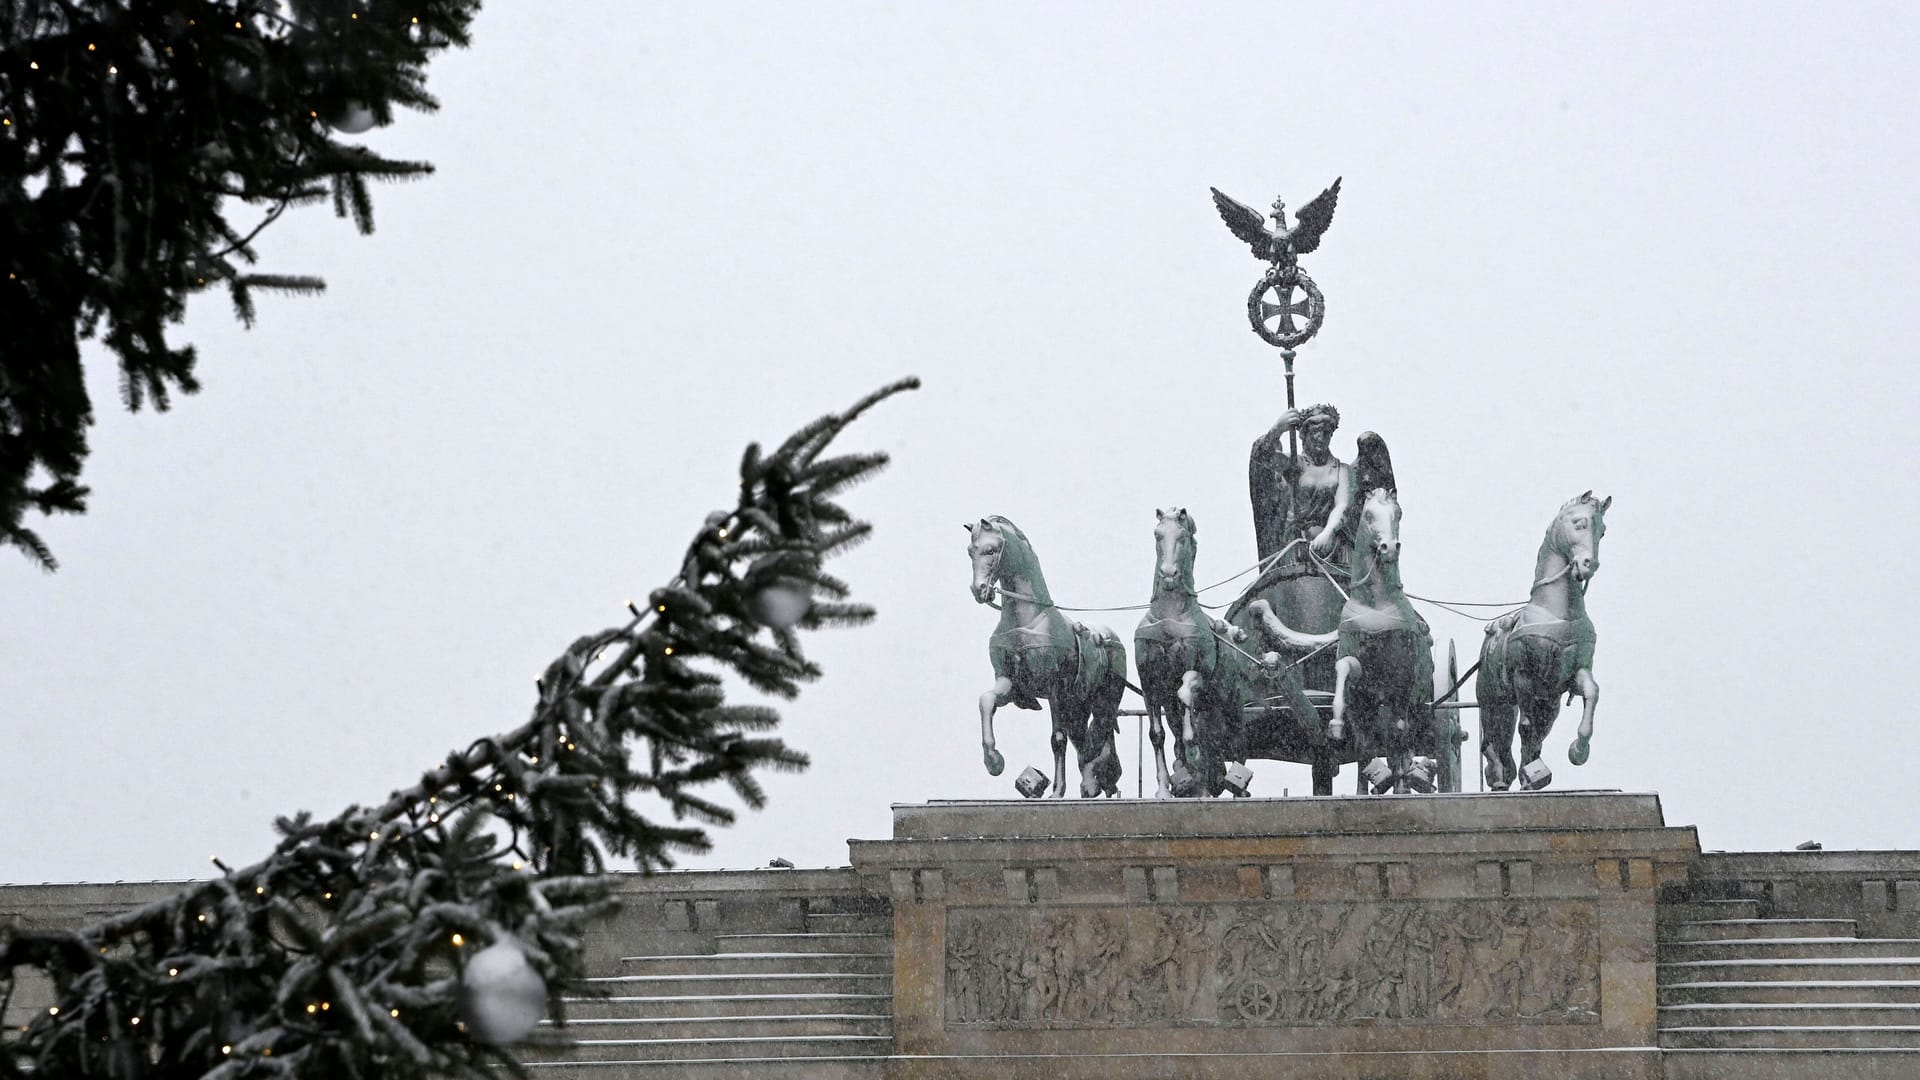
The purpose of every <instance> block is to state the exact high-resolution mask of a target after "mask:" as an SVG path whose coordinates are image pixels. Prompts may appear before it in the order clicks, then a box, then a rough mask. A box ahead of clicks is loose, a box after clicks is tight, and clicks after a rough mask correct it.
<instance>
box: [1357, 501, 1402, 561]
mask: <svg viewBox="0 0 1920 1080" xmlns="http://www.w3.org/2000/svg"><path fill="white" fill-rule="evenodd" d="M1369 560H1371V562H1372V564H1373V565H1374V566H1376V567H1391V566H1398V565H1399V563H1400V497H1399V493H1398V492H1396V491H1394V489H1392V488H1389V487H1376V488H1374V489H1373V490H1371V491H1369V492H1367V494H1366V498H1365V499H1364V500H1363V501H1362V502H1361V503H1360V514H1359V525H1358V528H1356V529H1355V530H1354V537H1353V561H1354V564H1355V565H1354V575H1353V577H1354V580H1356V581H1358V580H1360V579H1362V578H1364V577H1366V576H1367V574H1366V573H1363V572H1362V571H1361V565H1362V564H1364V563H1365V562H1367V561H1369Z"/></svg>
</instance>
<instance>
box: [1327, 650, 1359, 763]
mask: <svg viewBox="0 0 1920 1080" xmlns="http://www.w3.org/2000/svg"><path fill="white" fill-rule="evenodd" d="M1359 674H1360V658H1359V657H1357V656H1343V657H1341V658H1340V659H1339V660H1338V661H1336V662H1335V663H1334V665H1333V719H1332V720H1330V721H1328V722H1327V738H1328V739H1329V740H1331V741H1335V742H1337V741H1339V739H1340V738H1341V737H1342V736H1344V735H1345V734H1346V733H1347V680H1349V679H1351V678H1353V677H1354V676H1356V675H1359Z"/></svg>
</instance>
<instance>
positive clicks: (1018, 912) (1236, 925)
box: [945, 900, 1600, 1028]
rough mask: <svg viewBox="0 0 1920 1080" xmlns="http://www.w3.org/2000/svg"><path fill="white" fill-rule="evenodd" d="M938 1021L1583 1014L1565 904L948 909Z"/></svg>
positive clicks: (1577, 916) (1586, 939)
mask: <svg viewBox="0 0 1920 1080" xmlns="http://www.w3.org/2000/svg"><path fill="white" fill-rule="evenodd" d="M947 918H948V931H947V942H948V944H947V957H946V964H945V969H946V973H947V986H946V1022H947V1024H948V1025H949V1026H956V1027H964V1026H969V1025H986V1026H994V1027H1036V1028H1057V1027H1164V1026H1178V1025H1190V1024H1256V1025H1261V1026H1298V1025H1340V1024H1353V1023H1424V1024H1435V1023H1439V1024H1445V1023H1453V1024H1462V1023H1470V1024H1483V1023H1496V1024H1499V1023H1528V1022H1533V1023H1594V1022H1597V1021H1598V1020H1599V1000H1600V999H1599V955H1598V951H1597V949H1596V947H1595V938H1594V934H1593V922H1592V912H1591V911H1590V910H1589V909H1587V908H1586V907H1584V906H1582V905H1578V904H1570V903H1564V902H1562V903H1554V902H1520V901H1494V900H1458V901H1427V902H1370V903H1365V904H1296V903H1285V904H1283V903H1273V904H1214V905H1181V906H1167V905H1156V906H1153V907H1137V908H1118V907H1116V908H1100V907H1074V908H1065V909H1051V910H1047V909H1042V910H1034V909H1011V908H956V909H952V910H950V911H949V912H948V916H947Z"/></svg>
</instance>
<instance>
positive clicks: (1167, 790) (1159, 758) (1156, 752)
mask: <svg viewBox="0 0 1920 1080" xmlns="http://www.w3.org/2000/svg"><path fill="white" fill-rule="evenodd" d="M1164 708H1165V707H1164V705H1163V704H1162V703H1161V702H1160V701H1159V700H1158V699H1157V698H1156V699H1155V700H1153V701H1149V702H1147V739H1148V740H1149V741H1151V742H1152V743H1153V778H1154V782H1155V783H1156V784H1158V785H1159V787H1157V788H1156V789H1155V790H1154V793H1153V795H1154V798H1156V799H1171V798H1173V782H1172V781H1171V780H1170V779H1168V777H1167V759H1166V756H1165V753H1164V751H1165V749H1166V745H1167V730H1166V726H1165V725H1163V724H1162V723H1161V722H1160V714H1161V712H1162V711H1164ZM1173 752H1174V753H1176V754H1177V753H1179V752H1180V747H1179V745H1178V744H1177V743H1176V744H1175V745H1174V748H1173Z"/></svg>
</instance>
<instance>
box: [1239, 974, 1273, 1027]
mask: <svg viewBox="0 0 1920 1080" xmlns="http://www.w3.org/2000/svg"><path fill="white" fill-rule="evenodd" d="M1233 1005H1234V1008H1236V1009H1238V1010H1239V1011H1240V1016H1241V1018H1242V1019H1246V1020H1267V1019H1271V1018H1272V1016H1273V1011H1274V1009H1276V1008H1278V1007H1279V1005H1280V998H1279V996H1278V995H1276V994H1275V993H1274V992H1273V987H1272V986H1271V985H1269V984H1268V983H1267V981H1266V980H1265V979H1248V980H1247V981H1246V982H1244V983H1242V984H1240V992H1239V993H1238V994H1236V995H1234V1002H1233Z"/></svg>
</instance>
